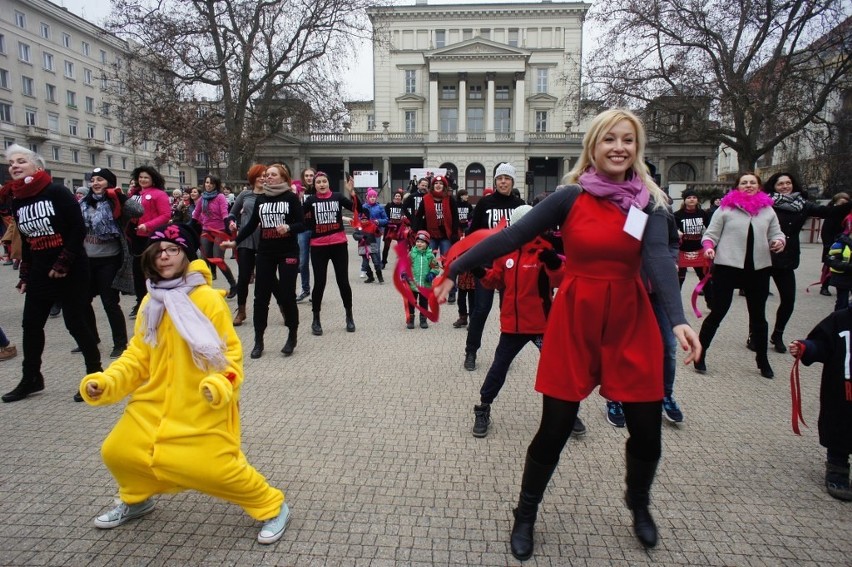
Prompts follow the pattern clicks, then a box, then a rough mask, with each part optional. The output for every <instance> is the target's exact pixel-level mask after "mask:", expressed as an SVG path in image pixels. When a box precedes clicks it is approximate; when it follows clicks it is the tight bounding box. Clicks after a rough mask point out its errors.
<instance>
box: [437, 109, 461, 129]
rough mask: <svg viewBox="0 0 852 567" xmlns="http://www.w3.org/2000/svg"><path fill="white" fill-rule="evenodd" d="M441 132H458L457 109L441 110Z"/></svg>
mask: <svg viewBox="0 0 852 567" xmlns="http://www.w3.org/2000/svg"><path fill="white" fill-rule="evenodd" d="M440 128H441V132H458V129H459V109H458V108H442V109H441V125H440Z"/></svg>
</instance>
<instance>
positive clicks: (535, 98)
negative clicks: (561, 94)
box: [527, 93, 559, 104]
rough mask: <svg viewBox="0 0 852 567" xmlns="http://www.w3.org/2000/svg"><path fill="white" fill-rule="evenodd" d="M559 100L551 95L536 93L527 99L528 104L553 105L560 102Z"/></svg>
mask: <svg viewBox="0 0 852 567" xmlns="http://www.w3.org/2000/svg"><path fill="white" fill-rule="evenodd" d="M558 100H559V99H558V98H556V97H555V96H553V95H551V94H547V93H536V94H534V95H532V96H528V97H527V102H529V103H533V102H546V103H550V104H553V103H556V101H558Z"/></svg>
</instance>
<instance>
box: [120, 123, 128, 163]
mask: <svg viewBox="0 0 852 567" xmlns="http://www.w3.org/2000/svg"><path fill="white" fill-rule="evenodd" d="M118 143H119V144H121V145H124V144H126V143H127V134H126V133H125V131H124V130H119V131H118ZM124 169H127V168H124Z"/></svg>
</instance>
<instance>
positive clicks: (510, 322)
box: [480, 238, 565, 335]
mask: <svg viewBox="0 0 852 567" xmlns="http://www.w3.org/2000/svg"><path fill="white" fill-rule="evenodd" d="M549 248H553V247H552V246H551V245H550V243H549V242H547V241H546V240H544V239H543V238H536V239H535V240H533V241H532V242H529V243H528V244H525V245H524V246H523V247H522V248H521V249H520V250H516V251H514V252H512V253H511V254H506V255H505V256H503V257H502V258H498V259H497V260H495V261H494V263H493V264H492V265H491V268H490V269H488V270H486V272H485V276H483V277H482V279H481V280H480V282H481V283H482V285H483V286H485V287H487V288H489V289H501V290H504V291H503V303H502V304H501V305H500V331H501V332H503V333H510V334H516V335H518V334H524V335H540V334H542V333H544V329H545V327H546V326H547V314H548V312H549V311H550V305H551V303H552V298H553V288H555V287H559V283H560V282H561V281H562V276H563V274H564V273H565V267H564V264H563V265H562V266H560V267H559V269H558V270H553V271H552V270H548V269H547V268H546V267H545V265H544V263H543V262H541V260H539V259H538V253H539V252H541V251H542V250H544V249H549Z"/></svg>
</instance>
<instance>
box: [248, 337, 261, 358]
mask: <svg viewBox="0 0 852 567" xmlns="http://www.w3.org/2000/svg"><path fill="white" fill-rule="evenodd" d="M249 356H250V357H252V358H260V357H261V356H263V335H262V334H258V333H255V334H254V348H253V349H251V354H250V355H249Z"/></svg>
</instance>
